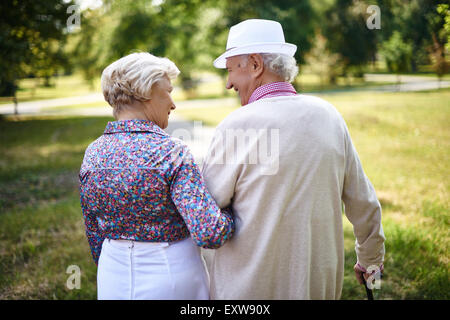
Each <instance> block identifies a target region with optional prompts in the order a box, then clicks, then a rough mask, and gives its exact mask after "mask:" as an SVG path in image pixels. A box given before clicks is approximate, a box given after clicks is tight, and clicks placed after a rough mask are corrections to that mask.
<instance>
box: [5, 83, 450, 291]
mask: <svg viewBox="0 0 450 320" xmlns="http://www.w3.org/2000/svg"><path fill="white" fill-rule="evenodd" d="M322 97H323V98H325V99H326V100H328V101H330V102H332V103H333V104H334V105H335V106H336V107H337V109H338V110H339V111H340V112H341V113H342V114H343V116H344V118H345V119H346V121H347V124H348V126H349V129H350V133H351V135H352V138H353V140H354V143H355V145H356V148H357V150H358V152H359V155H360V157H361V160H362V163H363V166H364V168H365V171H366V174H367V175H368V177H369V178H370V180H371V181H372V183H373V184H374V186H375V189H376V190H377V194H378V197H379V199H380V201H381V203H382V206H383V226H384V229H385V234H386V237H387V241H386V261H385V266H386V273H385V277H384V279H383V282H382V285H381V290H375V298H376V299H449V298H450V295H449V292H450V283H449V274H448V271H449V257H450V255H449V244H450V241H449V240H450V239H449V233H448V230H449V223H450V221H449V211H450V210H449V209H450V203H449V191H450V190H449V189H450V179H449V178H450V177H449V173H450V171H449V169H450V151H449V150H450V128H449V123H450V90H448V89H446V90H439V91H434V92H420V93H374V94H371V95H368V94H367V93H364V94H363V93H348V94H347V93H346V94H335V95H328V96H322ZM233 110H234V109H233V108H225V109H224V108H207V109H190V110H189V109H183V110H181V109H179V110H176V112H179V114H180V115H183V116H185V117H189V118H191V119H201V120H203V121H205V122H207V123H208V124H211V125H214V124H217V123H218V122H219V121H220V120H221V119H223V118H224V117H225V116H226V115H227V114H228V113H230V112H232V111H233ZM0 120H1V119H0ZM108 120H111V118H100V117H92V118H77V117H71V118H64V117H46V118H43V117H40V118H38V117H32V118H31V117H29V118H27V117H19V118H13V117H11V118H7V119H3V120H1V121H0V299H95V298H96V267H95V265H94V263H93V261H92V259H91V255H90V250H89V246H88V243H87V240H86V237H85V235H84V224H83V220H82V216H81V209H80V205H79V198H78V182H77V174H78V170H79V167H80V165H81V161H82V157H83V154H84V150H85V148H86V147H87V145H88V144H89V143H90V142H91V141H92V140H93V139H95V138H96V137H98V136H99V135H100V134H101V133H102V132H103V129H104V126H105V124H106V122H107V121H108ZM344 221H345V225H344V234H345V246H346V251H345V254H346V273H345V279H344V289H343V293H342V298H343V299H362V298H364V297H365V292H364V290H363V288H362V287H360V286H359V285H357V283H356V280H355V279H354V276H353V271H352V266H353V264H354V262H355V253H354V237H353V232H352V229H351V225H350V224H349V223H348V221H347V220H346V219H345V220H344ZM70 265H78V266H79V267H80V269H81V289H79V290H78V289H74V290H69V289H67V287H66V281H67V279H68V277H69V274H67V273H66V270H67V268H68V267H69V266H70Z"/></svg>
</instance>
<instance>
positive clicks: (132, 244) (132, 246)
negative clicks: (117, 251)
mask: <svg viewBox="0 0 450 320" xmlns="http://www.w3.org/2000/svg"><path fill="white" fill-rule="evenodd" d="M133 248H134V241H133V240H131V248H130V249H133Z"/></svg>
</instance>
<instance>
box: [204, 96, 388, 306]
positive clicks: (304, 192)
mask: <svg viewBox="0 0 450 320" xmlns="http://www.w3.org/2000/svg"><path fill="white" fill-rule="evenodd" d="M236 130H238V131H236ZM239 130H241V131H240V133H243V134H244V135H245V134H246V133H250V132H257V133H258V134H259V135H260V136H259V140H258V141H259V144H258V145H257V146H256V147H255V145H254V144H253V145H252V143H251V142H250V141H251V139H250V140H247V144H246V147H245V148H239V147H238V148H237V150H236V149H234V150H235V153H237V155H236V157H233V156H230V154H229V153H230V150H231V149H230V145H229V143H230V139H226V146H224V144H223V141H224V140H223V139H219V138H218V137H222V138H226V137H227V134H228V137H231V136H232V135H233V134H232V133H233V132H235V133H236V132H239ZM230 132H231V134H230ZM264 134H266V135H267V137H268V138H267V137H266V139H263V138H261V137H262V135H264ZM233 141H235V140H233ZM261 141H263V143H262V144H261ZM264 144H268V145H269V147H268V148H267V149H268V150H266V149H265V147H267V146H264ZM226 150H228V151H226ZM255 150H257V152H256V153H257V159H258V161H257V163H256V164H254V163H255V162H254V161H253V162H252V159H255V158H254V157H253V156H254V153H255ZM210 151H212V152H210V154H209V155H208V156H207V158H206V159H205V162H204V166H203V175H204V177H205V181H206V183H207V186H208V189H209V190H210V192H211V194H212V195H213V196H214V198H215V199H216V201H217V202H218V204H219V206H220V207H225V206H227V205H229V204H231V205H232V207H233V212H234V213H235V223H236V232H235V235H234V237H233V239H231V240H230V241H229V242H228V243H227V244H226V245H225V246H223V247H222V248H220V249H218V250H217V251H215V252H214V253H213V259H212V260H211V262H210V266H209V273H210V277H211V295H212V298H214V299H338V298H339V297H340V294H341V291H342V283H343V273H344V272H343V270H344V241H343V231H342V202H341V199H343V198H344V200H345V198H347V199H349V197H348V196H346V192H345V189H346V186H345V185H346V184H347V185H348V186H347V189H348V191H349V192H354V189H355V184H358V185H359V186H361V185H363V186H365V188H362V189H361V190H359V189H358V190H357V192H360V193H361V195H360V196H356V198H357V199H359V198H361V199H362V198H365V199H368V201H365V202H364V204H363V207H364V208H363V209H362V210H359V209H358V206H359V202H358V201H356V200H354V199H349V200H348V202H349V205H350V206H351V207H352V213H351V214H352V216H351V217H349V218H355V219H353V220H355V221H356V220H361V219H359V218H360V217H356V216H355V215H358V213H357V212H361V217H363V216H364V218H366V216H367V215H370V214H373V213H374V212H375V213H376V214H375V218H376V219H375V220H378V216H379V219H381V211H380V207H379V203H378V200H377V199H376V196H375V193H374V191H373V188H372V186H371V185H370V182H368V180H367V178H366V177H365V175H364V173H363V172H362V168H360V164H359V159H358V157H357V155H356V152H355V151H354V149H353V146H352V144H351V140H350V137H349V135H348V131H347V128H346V125H345V122H344V121H343V119H342V117H341V116H340V115H339V113H338V112H337V111H336V110H335V108H334V107H333V106H331V105H330V104H328V103H327V102H325V101H323V100H322V99H319V98H316V97H311V96H305V95H298V96H291V97H275V98H267V99H261V100H259V101H256V102H254V103H251V104H248V105H246V106H244V107H242V108H240V109H238V110H237V111H235V112H233V113H232V114H231V115H230V116H229V117H227V119H225V120H224V121H223V122H222V123H221V124H220V125H219V127H218V128H217V132H216V136H215V139H214V140H213V144H212V146H211V150H210ZM261 152H262V153H261ZM225 153H227V154H225ZM265 153H267V154H265ZM269 153H270V156H269V157H268V154H269ZM227 157H228V158H227ZM263 158H264V159H265V160H267V159H268V158H270V161H269V162H270V165H268V163H267V161H266V162H265V163H261V162H264V161H261V160H262V159H263ZM230 159H231V160H233V159H234V160H237V161H230ZM223 163H225V164H223ZM350 171H352V172H350ZM347 180H348V183H347ZM349 180H352V181H349ZM350 202H351V203H350ZM346 205H347V201H346ZM351 220H352V219H351ZM378 222H379V220H378ZM374 228H375V229H376V226H375V224H374V226H373V227H372V226H369V227H368V229H367V232H366V231H364V232H363V233H367V234H370V232H372V231H373V229H374ZM369 229H370V230H369ZM378 231H379V230H378ZM378 233H379V232H378ZM381 233H382V231H381ZM367 236H368V235H367ZM375 242H376V243H377V244H376V245H378V240H377V241H375ZM371 249H373V248H371Z"/></svg>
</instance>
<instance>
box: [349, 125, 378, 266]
mask: <svg viewBox="0 0 450 320" xmlns="http://www.w3.org/2000/svg"><path fill="white" fill-rule="evenodd" d="M345 145H346V152H345V153H346V159H345V161H346V162H345V175H344V187H343V193H342V200H343V202H344V204H345V215H346V216H347V218H348V219H349V221H350V222H351V223H352V225H353V230H354V234H355V237H356V243H355V250H356V255H357V259H358V263H359V264H360V265H361V266H362V267H363V268H365V269H367V268H368V267H369V266H371V265H375V266H380V265H381V264H382V262H383V260H384V253H385V247H384V241H385V236H384V232H383V227H382V224H381V205H380V203H379V201H378V199H377V196H376V194H375V190H374V187H373V186H372V184H371V183H370V181H369V179H368V178H367V176H366V175H365V173H364V171H363V168H362V165H361V161H360V159H359V157H358V154H357V152H356V149H355V147H354V145H353V143H352V140H351V138H350V134H349V132H348V129H347V126H345Z"/></svg>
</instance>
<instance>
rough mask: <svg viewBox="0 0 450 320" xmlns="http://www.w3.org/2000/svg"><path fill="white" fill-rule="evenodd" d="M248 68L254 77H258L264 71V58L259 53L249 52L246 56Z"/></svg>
mask: <svg viewBox="0 0 450 320" xmlns="http://www.w3.org/2000/svg"><path fill="white" fill-rule="evenodd" d="M248 63H249V64H250V70H251V72H252V75H253V76H254V77H255V78H258V77H259V76H260V75H262V73H263V72H264V60H263V58H262V56H261V55H260V54H257V53H254V54H251V55H250V57H249V58H248Z"/></svg>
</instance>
